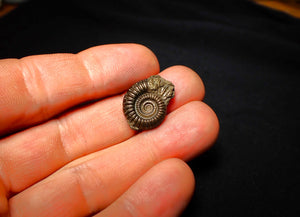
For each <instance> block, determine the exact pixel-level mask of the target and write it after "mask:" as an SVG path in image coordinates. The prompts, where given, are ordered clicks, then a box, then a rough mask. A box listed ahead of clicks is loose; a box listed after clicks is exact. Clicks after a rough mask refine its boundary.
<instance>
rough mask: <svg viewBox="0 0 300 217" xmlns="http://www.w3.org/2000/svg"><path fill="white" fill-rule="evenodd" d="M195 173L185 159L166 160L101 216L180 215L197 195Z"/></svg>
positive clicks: (167, 216) (147, 216)
mask: <svg viewBox="0 0 300 217" xmlns="http://www.w3.org/2000/svg"><path fill="white" fill-rule="evenodd" d="M194 187H195V178H194V175H193V172H192V170H191V169H190V168H189V166H188V165H187V164H186V163H185V162H183V161H182V160H179V159H175V158H171V159H167V160H164V161H162V162H160V163H158V164H156V165H155V166H153V167H152V168H151V169H150V170H148V171H147V172H146V173H145V174H144V175H143V176H142V177H141V178H140V179H139V180H138V181H137V182H136V183H134V184H133V185H132V186H131V187H130V188H129V189H128V190H127V191H126V192H125V193H124V194H123V195H122V196H121V197H120V198H119V199H118V200H116V201H115V202H114V203H113V204H111V205H110V206H109V207H107V208H106V209H104V210H103V211H102V212H100V213H99V214H98V215H96V216H98V217H100V216H102V217H103V216H124V217H127V216H128V217H132V216H141V217H154V216H160V217H171V216H178V215H179V214H180V213H181V212H182V210H183V209H184V208H185V207H186V205H187V204H188V202H189V201H190V198H191V196H192V194H193V192H194Z"/></svg>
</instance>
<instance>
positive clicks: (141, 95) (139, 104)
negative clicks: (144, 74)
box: [123, 75, 174, 130]
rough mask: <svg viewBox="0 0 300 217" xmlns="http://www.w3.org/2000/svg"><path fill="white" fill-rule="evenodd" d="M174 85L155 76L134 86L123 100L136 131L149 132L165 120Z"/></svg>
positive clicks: (125, 112)
mask: <svg viewBox="0 0 300 217" xmlns="http://www.w3.org/2000/svg"><path fill="white" fill-rule="evenodd" d="M173 97H174V85H173V84H172V83H171V82H170V81H167V80H165V79H163V78H162V77H160V76H159V75H153V76H151V77H149V78H147V79H145V80H142V81H139V82H137V83H135V84H134V85H132V86H131V87H130V88H129V90H128V91H127V93H126V94H125V96H124V99H123V111H124V114H125V116H126V118H127V121H128V124H129V126H130V127H131V128H132V129H134V130H149V129H152V128H155V127H157V126H158V125H160V124H161V122H162V121H163V120H164V118H165V116H166V113H167V106H168V104H169V101H170V99H172V98H173Z"/></svg>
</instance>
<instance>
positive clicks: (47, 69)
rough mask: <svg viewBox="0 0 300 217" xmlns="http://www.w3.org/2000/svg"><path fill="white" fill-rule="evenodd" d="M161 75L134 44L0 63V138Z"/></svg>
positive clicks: (150, 55)
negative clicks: (147, 78) (86, 102)
mask: <svg viewBox="0 0 300 217" xmlns="http://www.w3.org/2000/svg"><path fill="white" fill-rule="evenodd" d="M158 72H159V64H158V61H157V59H156V57H155V55H154V54H153V53H152V52H151V51H150V50H149V49H147V48H145V47H144V46H141V45H135V44H115V45H104V46H98V47H93V48H90V49H87V50H85V51H82V52H80V53H79V54H50V55H38V56H29V57H25V58H23V59H20V60H18V59H4V60H0V114H1V115H0V135H3V134H6V133H10V132H13V131H16V130H19V129H22V128H25V127H27V126H31V125H34V124H37V123H39V122H42V121H44V120H47V119H49V118H51V117H52V116H54V115H56V114H58V113H60V112H62V111H64V110H66V109H68V108H70V107H72V106H74V105H77V104H79V103H82V102H85V101H88V100H93V99H97V98H102V97H106V96H109V95H113V94H116V93H119V92H122V91H124V90H125V89H128V87H130V86H131V85H132V84H133V83H135V82H136V81H138V80H141V79H144V78H146V77H149V76H150V75H152V74H156V73H158Z"/></svg>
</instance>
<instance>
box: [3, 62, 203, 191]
mask: <svg viewBox="0 0 300 217" xmlns="http://www.w3.org/2000/svg"><path fill="white" fill-rule="evenodd" d="M161 76H162V77H164V78H166V79H168V80H170V81H172V82H173V83H174V85H175V98H174V99H172V100H171V104H170V106H169V108H170V111H169V112H172V111H174V110H175V109H177V108H178V107H180V106H182V105H184V104H186V103H188V102H190V101H193V100H200V99H202V98H203V96H204V86H203V83H202V81H201V79H200V78H199V76H198V75H197V74H196V73H195V72H194V71H192V70H191V69H189V68H187V67H183V66H176V67H171V68H169V69H166V70H165V71H163V72H162V73H161ZM122 97H123V96H115V97H112V98H108V99H105V100H103V101H100V102H97V103H95V104H93V105H91V106H87V107H84V108H81V109H78V110H75V111H73V112H71V113H68V114H66V115H65V116H63V117H61V118H59V119H58V120H53V121H49V122H47V123H45V124H43V125H40V126H37V127H34V128H31V129H29V130H27V131H24V132H22V133H19V134H16V135H14V136H12V137H9V138H8V139H6V140H3V141H2V142H0V146H1V152H0V159H1V161H0V162H5V164H2V165H1V164H0V175H1V177H2V179H3V182H4V183H5V184H6V189H7V191H9V192H19V191H21V190H23V189H24V188H26V187H28V186H30V185H32V184H34V183H35V182H37V181H39V180H41V179H42V178H44V177H47V176H48V175H50V174H51V173H53V172H54V171H56V170H57V169H59V168H60V167H62V166H63V165H65V164H67V163H68V162H70V161H72V160H74V159H76V158H78V157H81V156H84V155H86V154H89V153H92V152H95V151H99V150H101V149H104V148H106V147H109V146H111V145H114V144H117V143H120V142H122V141H125V140H126V139H128V138H130V137H131V136H133V135H134V133H135V132H134V131H133V130H131V129H130V128H129V126H128V124H127V121H126V119H125V117H124V114H123V111H122Z"/></svg>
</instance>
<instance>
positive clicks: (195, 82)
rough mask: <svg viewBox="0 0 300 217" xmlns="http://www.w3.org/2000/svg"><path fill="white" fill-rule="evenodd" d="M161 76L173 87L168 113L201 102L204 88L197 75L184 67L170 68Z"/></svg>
mask: <svg viewBox="0 0 300 217" xmlns="http://www.w3.org/2000/svg"><path fill="white" fill-rule="evenodd" d="M160 74H161V76H162V77H163V78H165V79H167V80H169V81H171V82H172V83H173V84H174V85H175V97H174V99H172V100H171V101H170V105H169V107H168V110H169V111H173V110H175V109H177V108H178V107H180V106H182V105H184V104H186V103H188V102H191V101H196V100H203V98H204V95H205V87H204V84H203V81H202V79H201V78H200V77H199V75H198V74H197V73H196V72H195V71H194V70H192V69H191V68H188V67H186V66H182V65H177V66H172V67H169V68H167V69H165V70H164V71H162V72H161V73H160Z"/></svg>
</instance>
